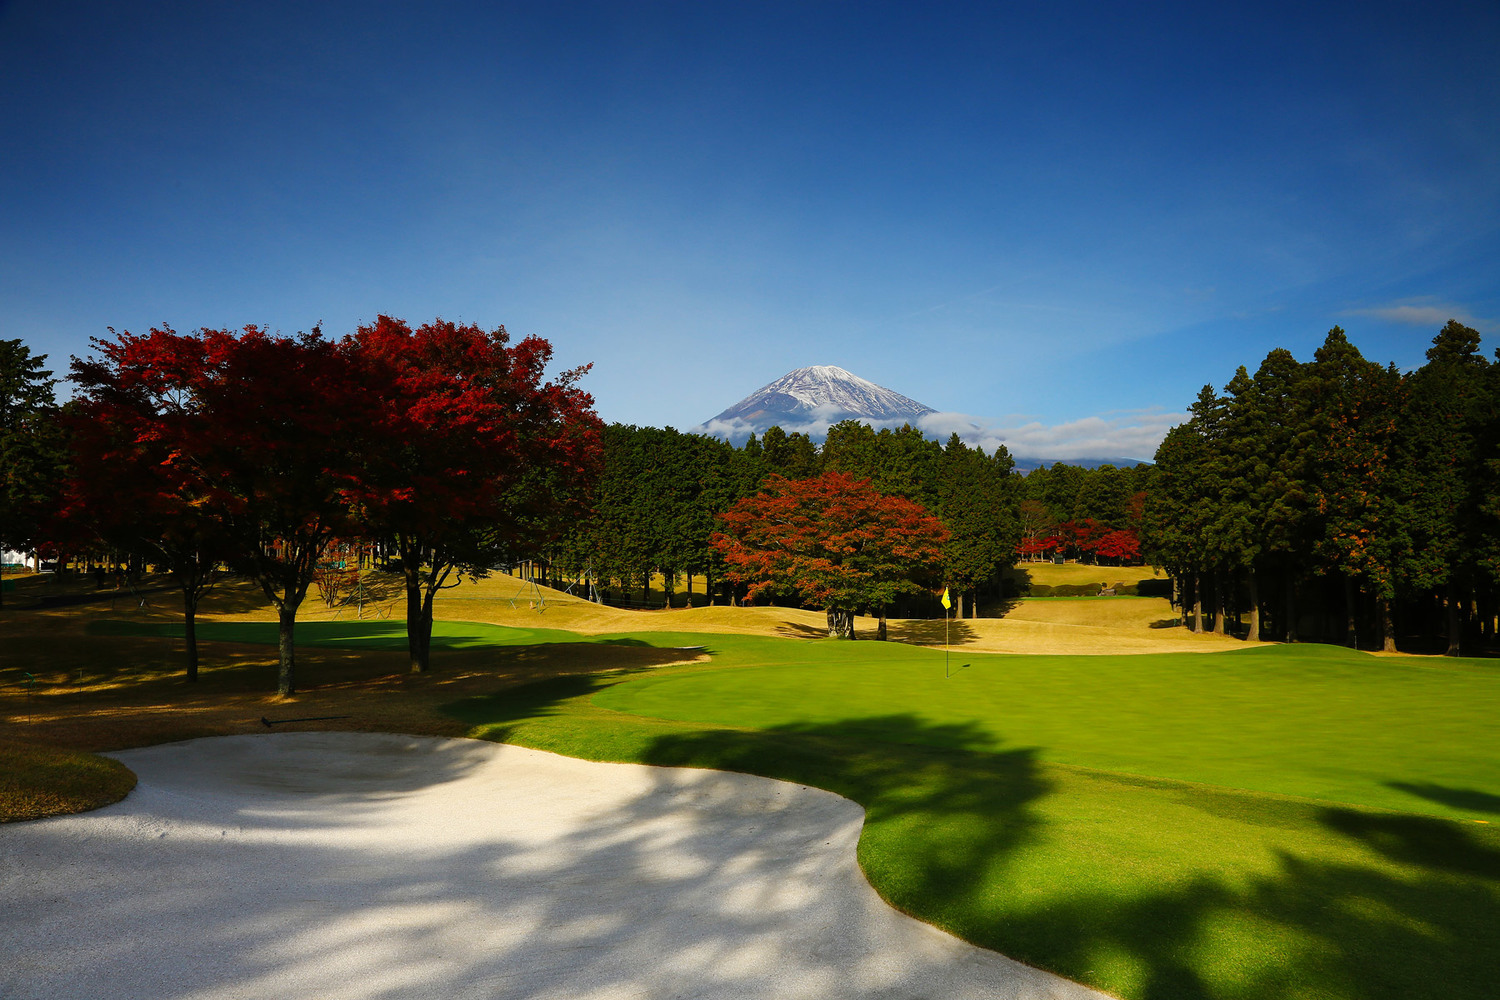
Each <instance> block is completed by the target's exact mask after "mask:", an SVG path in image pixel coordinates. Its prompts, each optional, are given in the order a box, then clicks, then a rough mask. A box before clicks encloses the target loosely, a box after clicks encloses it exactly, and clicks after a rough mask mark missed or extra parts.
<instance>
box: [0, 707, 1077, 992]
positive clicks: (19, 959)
mask: <svg viewBox="0 0 1500 1000" xmlns="http://www.w3.org/2000/svg"><path fill="white" fill-rule="evenodd" d="M115 756H117V757H118V758H119V759H120V760H122V761H124V762H125V763H126V764H127V765H129V766H130V767H131V768H132V769H133V770H134V771H135V772H136V774H138V775H139V776H140V784H139V786H137V788H136V790H135V791H134V792H132V793H131V794H130V795H129V796H128V797H127V798H126V799H125V800H124V801H122V802H119V803H117V804H115V805H113V806H110V807H107V808H105V809H101V810H99V811H97V812H93V813H88V814H85V815H81V816H71V817H62V818H58V819H51V820H41V821H38V822H33V823H17V824H9V825H7V826H3V827H0V996H4V997H7V998H10V1000H32V998H36V1000H41V998H46V1000H67V998H80V1000H81V998H88V1000H99V998H117V1000H127V998H137V997H139V998H145V997H152V998H174V1000H206V998H226V1000H227V998H276V1000H292V998H309V1000H313V998H316V1000H341V998H349V1000H353V998H359V1000H372V998H381V1000H387V998H389V1000H394V998H419V997H420V998H427V997H431V998H434V1000H437V998H441V1000H460V998H470V997H473V998H481V997H482V998H486V1000H490V998H501V997H536V998H557V1000H564V998H580V1000H596V998H597V1000H604V998H627V997H628V998H657V997H661V998H667V997H674V998H688V997H716V998H718V997H724V998H729V997H755V998H780V997H785V998H798V1000H803V998H813V1000H816V998H829V1000H832V998H844V997H881V998H916V997H934V998H939V997H940V998H944V1000H959V998H968V997H972V998H980V997H984V998H993V997H1000V998H1022V997H1027V998H1032V997H1035V998H1042V997H1047V998H1058V1000H1061V998H1083V997H1096V998H1097V997H1101V996H1103V994H1099V993H1095V992H1093V991H1091V990H1087V989H1084V988H1083V987H1081V986H1078V985H1076V984H1074V983H1071V982H1068V981H1067V980H1063V979H1059V978H1058V977H1056V976H1053V975H1050V974H1048V973H1044V972H1039V971H1037V970H1035V969H1031V968H1028V967H1026V966H1023V965H1020V964H1019V963H1016V962H1013V961H1011V960H1010V959H1007V958H1005V957H1003V956H1001V955H997V954H995V953H993V952H989V951H985V950H983V949H980V948H975V947H973V946H972V945H968V944H965V943H963V942H961V941H959V940H957V939H956V938H953V937H951V936H949V935H947V934H944V933H942V932H940V931H938V930H935V929H934V928H932V927H929V926H927V925H926V924H923V923H921V922H919V921H916V920H913V919H911V918H909V917H906V916H903V915H901V914H900V913H897V912H896V911H895V910H893V909H891V908H890V907H889V906H887V905H886V904H885V903H883V902H882V901H881V900H880V899H879V897H877V896H876V895H875V892H874V891H873V890H872V889H871V888H870V887H869V885H868V883H866V882H865V880H864V877H863V875H861V873H860V871H859V869H858V867H857V866H856V864H855V858H854V851H855V843H856V840H857V839H858V836H859V829H860V823H861V821H862V819H863V812H862V810H861V809H860V808H859V806H857V805H855V804H854V803H853V802H850V801H848V800H847V799H843V798H840V797H838V796H836V795H832V794H830V793H828V792H823V791H819V790H816V789H809V788H802V787H799V786H796V785H791V784H786V783H784V782H777V781H771V780H768V779H764V778H755V777H748V776H745V775H734V774H723V773H720V772H713V771H693V770H682V769H669V768H651V767H642V766H637V765H626V764H594V763H588V762H584V761H577V760H572V759H569V758H566V757H557V756H553V755H551V754H545V753H538V752H535V751H531V750H524V749H520V748H518V747H510V746H501V745H496V744H492V743H482V742H476V741H470V740H441V739H421V738H416V737H407V736H388V735H370V734H357V733H278V734H267V735H263V736H231V737H223V738H216V739H205V740H194V741H191V742H187V743H178V744H172V745H168V746H160V747H150V748H146V749H142V750H132V751H127V752H124V753H119V754H116V755H115Z"/></svg>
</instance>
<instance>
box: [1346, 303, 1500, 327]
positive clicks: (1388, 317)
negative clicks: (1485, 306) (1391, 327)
mask: <svg viewBox="0 0 1500 1000" xmlns="http://www.w3.org/2000/svg"><path fill="white" fill-rule="evenodd" d="M1348 315H1351V316H1373V317H1375V318H1376V319H1383V320H1385V321H1386V322H1388V323H1400V324H1402V325H1404V326H1425V327H1431V328H1432V329H1433V330H1438V329H1441V328H1442V326H1443V324H1444V323H1447V322H1448V321H1449V320H1450V319H1456V320H1458V321H1459V322H1460V323H1462V324H1464V325H1465V326H1474V325H1476V324H1478V323H1480V322H1481V321H1480V320H1477V319H1475V318H1474V316H1473V315H1472V314H1471V313H1470V312H1469V311H1468V310H1467V309H1465V308H1464V307H1463V306H1456V305H1452V304H1444V303H1437V302H1433V301H1431V300H1429V299H1407V300H1404V301H1401V302H1392V303H1390V304H1389V305H1383V306H1371V307H1369V308H1367V309H1350V310H1348Z"/></svg>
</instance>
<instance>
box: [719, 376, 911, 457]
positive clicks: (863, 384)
mask: <svg viewBox="0 0 1500 1000" xmlns="http://www.w3.org/2000/svg"><path fill="white" fill-rule="evenodd" d="M936 412H937V411H936V410H934V409H933V408H932V407H930V406H927V405H925V404H923V403H919V402H917V401H916V400H915V399H909V398H908V397H906V396H903V395H901V394H900V393H899V392H895V391H893V390H891V389H887V388H885V387H884V386H880V385H876V384H875V383H874V382H871V381H869V380H868V379H862V378H860V377H859V376H858V375H854V374H851V373H850V372H846V371H844V369H842V368H837V367H835V366H833V365H813V366H812V367H810V368H798V369H797V370H796V371H792V372H787V373H786V374H785V375H783V376H781V378H779V379H777V380H776V381H774V382H772V383H770V384H769V385H765V386H762V387H761V388H759V389H757V390H755V391H754V392H752V393H751V394H750V395H748V396H746V397H745V398H744V399H742V400H740V401H739V402H738V403H735V404H734V405H733V406H731V407H730V408H729V409H727V410H725V411H724V412H723V413H720V414H719V415H718V416H716V417H714V418H713V419H712V420H708V421H705V422H704V424H703V429H704V430H705V431H707V432H708V433H710V434H722V435H724V436H725V437H728V438H730V439H734V438H737V437H745V436H748V435H749V434H750V433H751V432H754V433H757V434H761V433H764V432H765V430H766V428H768V427H771V426H774V425H780V426H781V427H782V428H783V429H785V430H788V431H808V432H811V433H812V435H813V436H814V437H822V436H823V434H824V433H825V432H826V431H827V429H828V427H829V425H830V424H836V423H838V422H839V421H840V420H851V419H852V420H867V421H870V422H872V423H897V422H901V421H911V422H913V423H915V422H916V420H917V418H918V417H921V416H923V415H925V414H928V413H936Z"/></svg>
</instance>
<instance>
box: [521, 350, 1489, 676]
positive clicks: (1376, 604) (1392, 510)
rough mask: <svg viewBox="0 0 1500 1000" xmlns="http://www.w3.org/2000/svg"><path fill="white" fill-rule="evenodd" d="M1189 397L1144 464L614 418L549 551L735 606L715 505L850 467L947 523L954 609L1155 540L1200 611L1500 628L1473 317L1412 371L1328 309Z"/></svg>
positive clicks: (1410, 634) (1267, 635)
mask: <svg viewBox="0 0 1500 1000" xmlns="http://www.w3.org/2000/svg"><path fill="white" fill-rule="evenodd" d="M1497 353H1500V352H1497ZM1190 414H1191V415H1190V419H1189V420H1188V421H1187V422H1186V423H1184V424H1181V425H1179V426H1178V427H1176V428H1174V429H1173V430H1172V431H1171V432H1169V433H1168V435H1167V437H1166V439H1165V440H1164V441H1163V443H1162V445H1161V448H1160V449H1159V450H1158V452H1157V454H1156V456H1155V463H1154V464H1153V465H1145V464H1142V465H1137V466H1134V467H1132V468H1116V467H1114V466H1110V465H1103V466H1100V467H1098V468H1094V469H1087V468H1082V467H1079V466H1071V465H1067V464H1065V463H1057V464H1055V465H1052V466H1051V467H1046V468H1040V469H1036V470H1033V471H1032V472H1030V473H1029V474H1027V475H1024V476H1023V475H1021V474H1019V473H1018V472H1016V470H1015V463H1014V462H1013V460H1012V459H1011V456H1010V455H1009V453H1008V452H1007V451H1006V449H1005V448H1004V447H1003V446H1002V447H1000V448H998V449H997V450H996V452H995V453H993V454H986V453H985V452H984V451H982V450H980V449H977V448H971V447H969V446H968V445H966V444H965V443H964V442H963V441H962V440H961V439H960V438H959V437H958V436H957V435H954V436H953V437H951V438H949V440H948V441H947V442H946V443H945V444H943V443H939V442H937V441H933V440H929V439H927V438H924V437H923V436H922V434H921V432H920V431H919V430H917V429H915V428H913V427H910V426H905V427H902V428H900V429H899V430H889V429H886V430H881V431H875V430H873V429H872V428H871V427H869V426H868V425H866V424H863V423H859V422H856V421H846V422H844V423H840V424H837V425H835V426H834V427H832V428H830V430H829V432H828V436H827V439H826V440H825V441H824V442H823V443H822V444H821V445H819V444H817V443H815V442H814V441H813V440H812V439H811V438H809V437H808V436H807V435H806V434H787V433H785V432H784V431H782V430H781V429H780V428H779V427H773V428H771V429H770V430H768V431H767V432H766V433H765V434H764V435H763V436H761V437H758V438H757V437H751V438H750V439H749V440H748V441H746V442H745V444H744V445H743V446H741V447H735V446H733V445H731V444H728V443H726V442H724V441H722V440H719V439H717V438H710V437H704V436H700V435H694V434H684V433H681V432H678V431H676V430H673V429H672V428H654V427H634V426H626V425H619V424H616V425H613V426H610V427H608V428H606V430H605V434H604V455H605V458H604V471H603V475H602V477H601V479H600V481H599V483H598V487H597V492H596V494H595V496H594V503H593V514H592V516H591V517H589V518H586V519H584V520H581V521H579V522H577V523H576V524H574V525H573V526H572V527H571V528H570V529H569V530H568V531H567V532H566V533H565V534H564V535H563V536H562V537H561V538H560V540H559V541H558V542H557V543H556V544H555V545H554V546H553V548H552V551H551V553H550V556H551V572H552V575H553V576H554V577H555V578H558V579H562V578H568V577H571V578H574V579H579V578H583V577H585V576H587V577H588V578H589V579H591V580H592V581H594V583H595V586H596V587H597V589H598V590H599V593H600V596H601V597H602V598H603V599H605V600H608V601H610V602H611V603H617V604H625V605H631V604H636V605H643V604H649V603H650V601H651V593H650V587H651V580H652V579H653V577H654V576H656V575H657V574H660V575H661V577H662V578H663V579H664V581H665V586H666V588H667V595H668V596H667V600H668V601H672V602H673V603H674V604H675V605H677V606H682V605H683V604H686V603H689V602H692V603H697V604H703V603H708V602H709V601H713V602H716V603H736V602H738V601H739V600H740V599H742V597H743V593H744V588H743V587H736V586H735V585H733V584H731V583H730V582H728V581H727V580H726V579H725V576H724V569H725V567H724V565H723V563H722V559H721V557H720V556H719V555H718V552H717V550H716V549H715V548H714V546H713V544H712V541H711V539H712V536H713V533H714V531H715V530H716V525H717V520H716V518H717V516H718V515H719V514H720V513H722V512H724V511H726V510H728V509H729V508H730V507H731V506H733V504H734V503H735V501H736V500H738V499H740V498H741V497H745V496H749V495H751V494H753V493H755V492H756V491H757V490H758V489H759V488H760V486H761V484H762V483H763V482H764V481H765V479H766V477H767V476H769V475H771V474H779V475H782V476H785V477H787V478H791V479H804V478H811V477H814V476H818V475H820V474H821V473H823V472H824V471H826V470H837V471H842V472H848V473H850V474H852V475H855V476H857V477H860V478H867V479H869V480H870V481H871V484H872V485H873V486H874V488H876V489H877V490H879V491H880V492H882V493H885V494H888V495H894V496H901V497H905V498H907V499H910V500H913V501H916V502H917V503H919V504H921V505H923V506H924V507H926V508H927V509H928V510H930V511H932V512H933V513H934V514H936V515H937V516H938V517H939V518H940V519H941V520H942V521H943V523H944V524H945V525H946V526H947V527H948V530H949V532H950V533H951V540H950V541H949V543H948V549H947V551H946V553H945V555H946V563H945V578H946V580H947V583H948V585H949V587H950V588H951V589H952V591H953V593H954V595H955V598H956V601H957V607H958V608H959V613H960V614H964V615H969V616H972V615H975V614H979V613H996V612H997V611H998V610H1000V608H1001V607H1002V606H1003V602H1005V601H1007V600H1009V599H1013V598H1014V597H1016V596H1022V595H1024V593H1025V592H1026V584H1025V576H1024V574H1018V573H1016V572H1014V568H1015V567H1017V566H1019V567H1021V568H1022V569H1024V566H1025V563H1026V562H1027V561H1035V560H1042V559H1053V558H1064V559H1072V560H1081V561H1084V562H1096V563H1099V564H1101V565H1131V564H1139V563H1141V562H1142V561H1145V562H1149V563H1151V564H1152V565H1156V566H1160V567H1162V568H1164V569H1165V570H1166V571H1168V573H1169V574H1170V575H1171V577H1172V590H1173V599H1174V602H1176V603H1177V604H1178V605H1179V606H1180V607H1181V608H1182V611H1183V620H1184V624H1185V625H1186V626H1187V627H1189V628H1194V629H1198V630H1213V631H1221V632H1230V633H1234V634H1238V635H1241V636H1244V637H1246V638H1249V639H1282V640H1287V641H1298V640H1303V641H1323V642H1336V643H1343V644H1347V645H1352V646H1360V647H1365V648H1377V649H1381V648H1383V649H1394V648H1396V642H1397V639H1398V638H1399V639H1400V642H1401V647H1402V648H1403V649H1407V650H1410V651H1437V652H1448V653H1450V654H1454V655H1456V654H1458V653H1460V652H1473V653H1478V652H1480V651H1482V650H1485V649H1488V648H1490V647H1492V646H1493V645H1495V639H1496V635H1495V633H1496V627H1495V626H1496V621H1495V618H1496V614H1497V611H1500V601H1497V598H1500V483H1497V478H1500V415H1497V414H1500V360H1497V362H1495V363H1491V362H1489V361H1487V360H1486V359H1485V358H1484V357H1483V356H1482V355H1481V354H1480V335H1479V334H1478V333H1477V332H1476V331H1474V330H1472V329H1470V328H1468V327H1466V326H1464V325H1463V324H1461V323H1458V322H1449V323H1448V324H1447V326H1445V327H1444V328H1443V330H1442V331H1441V332H1440V333H1439V334H1438V335H1437V337H1436V338H1434V340H1433V346H1432V348H1431V350H1429V351H1428V353H1427V363H1426V364H1425V365H1424V366H1422V367H1421V368H1420V369H1418V370H1416V371H1413V372H1402V371H1399V370H1398V369H1396V368H1395V367H1394V366H1393V365H1380V364H1377V363H1374V362H1370V361H1367V360H1365V359H1364V358H1363V357H1362V356H1361V355H1360V353H1359V351H1358V350H1357V349H1356V348H1355V347H1354V346H1353V345H1352V344H1350V343H1349V341H1348V339H1347V338H1346V336H1345V334H1344V332H1343V331H1342V330H1340V329H1338V328H1334V329H1333V330H1332V331H1330V332H1329V334H1328V336H1327V339H1326V340H1325V342H1324V343H1323V345H1322V346H1321V347H1320V348H1318V350H1317V352H1316V353H1315V354H1314V356H1313V359H1312V360H1311V361H1309V362H1305V363H1304V362H1299V361H1297V360H1296V359H1295V358H1294V357H1293V356H1292V355H1291V354H1290V353H1289V352H1288V351H1285V350H1281V349H1277V350H1274V351H1272V352H1271V353H1270V354H1269V355H1267V357H1266V358H1265V360H1264V361H1263V362H1262V363H1261V365H1260V367H1259V368H1258V369H1257V370H1256V372H1255V373H1254V374H1253V375H1251V374H1250V373H1249V372H1248V370H1247V369H1246V368H1244V367H1241V368H1240V369H1239V370H1238V371H1237V372H1236V373H1235V374H1234V377H1233V378H1231V379H1230V381H1229V382H1228V383H1227V384H1226V385H1225V386H1224V389H1223V390H1222V392H1220V391H1218V390H1215V389H1214V388H1213V387H1212V386H1205V387H1204V388H1203V390H1202V392H1201V393H1200V394H1199V396H1198V399H1197V400H1196V401H1195V402H1194V403H1193V405H1192V407H1191V408H1190ZM1107 575H1108V574H1107V573H1106V574H1101V580H1103V579H1104V578H1105V576H1107ZM679 580H681V581H682V583H683V585H684V586H683V589H684V591H685V593H674V590H675V588H676V587H677V586H678V584H679ZM785 599H786V601H787V602H795V600H796V595H794V594H787V595H785ZM660 600H661V599H660V598H659V597H658V598H657V604H658V606H659V605H660ZM908 604H909V606H907V607H903V608H897V609H893V610H894V611H895V612H896V613H897V614H898V615H900V614H906V615H935V614H937V613H939V611H938V608H937V604H936V599H935V598H933V599H932V600H930V601H928V600H926V599H925V598H924V599H914V600H911V601H909V602H908Z"/></svg>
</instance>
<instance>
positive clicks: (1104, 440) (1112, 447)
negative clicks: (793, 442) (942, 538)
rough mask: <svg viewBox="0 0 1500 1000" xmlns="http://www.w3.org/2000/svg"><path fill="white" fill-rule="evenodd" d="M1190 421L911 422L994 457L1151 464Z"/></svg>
mask: <svg viewBox="0 0 1500 1000" xmlns="http://www.w3.org/2000/svg"><path fill="white" fill-rule="evenodd" d="M839 419H841V416H840V415H838V414H823V413H810V414H809V419H808V420H806V421H804V422H801V423H795V424H794V423H784V424H782V425H781V429H782V430H784V431H786V432H787V433H788V434H793V433H801V434H809V435H811V436H812V437H814V438H821V437H823V436H824V435H826V434H827V433H828V428H829V427H831V426H832V425H833V424H835V423H837V422H838V420H839ZM1186 419H1187V414H1186V413H1167V412H1163V411H1161V410H1154V409H1153V410H1132V411H1124V412H1116V413H1106V414H1101V415H1098V416H1092V417H1084V418H1083V419H1081V420H1070V421H1068V422H1066V423H1061V424H1044V423H1041V422H1040V421H1035V420H1033V421H1028V422H1025V423H1009V422H1004V421H997V420H993V419H990V418H986V417H976V416H972V415H971V414H967V413H928V414H926V415H925V416H922V417H920V418H918V419H917V420H916V421H914V422H913V423H915V425H916V426H917V427H918V428H919V429H920V430H921V431H922V433H924V434H925V435H927V436H928V437H930V438H936V439H937V440H939V441H947V440H948V438H949V437H950V436H952V435H954V434H957V435H958V436H959V438H960V439H961V440H962V441H963V442H964V443H965V444H967V445H969V446H970V447H976V446H977V447H980V448H983V449H984V450H985V451H986V452H988V453H990V454H993V453H994V451H995V448H996V446H998V445H1002V444H1003V445H1005V447H1006V448H1007V449H1008V450H1009V451H1010V453H1011V454H1012V455H1014V456H1015V457H1017V458H1028V459H1038V458H1044V459H1060V460H1063V461H1068V460H1076V459H1085V458H1115V459H1138V460H1141V461H1150V460H1151V457H1152V456H1153V455H1155V454H1156V448H1157V446H1158V445H1160V444H1161V440H1162V438H1163V437H1165V436H1166V433H1167V431H1168V430H1170V429H1171V428H1172V427H1173V426H1175V425H1177V424H1179V423H1181V422H1182V421H1184V420H1186ZM907 422H908V421H904V420H895V421H878V420H866V421H865V423H867V424H870V425H871V426H872V427H874V428H876V429H877V430H878V429H880V428H882V427H891V428H895V427H899V426H901V425H902V424H903V423H907ZM753 429H754V428H753V427H752V426H751V425H750V424H749V423H747V422H745V421H743V420H740V419H738V418H736V419H733V420H710V421H709V422H708V423H706V424H703V425H702V426H699V427H695V428H693V430H694V431H696V432H698V433H700V434H709V435H712V436H714V437H722V438H727V439H728V440H731V441H742V440H744V439H745V438H746V437H748V436H749V435H750V432H751V431H752V430H753Z"/></svg>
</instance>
